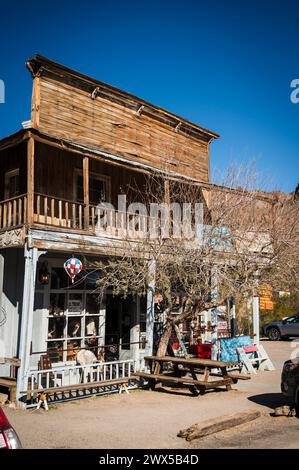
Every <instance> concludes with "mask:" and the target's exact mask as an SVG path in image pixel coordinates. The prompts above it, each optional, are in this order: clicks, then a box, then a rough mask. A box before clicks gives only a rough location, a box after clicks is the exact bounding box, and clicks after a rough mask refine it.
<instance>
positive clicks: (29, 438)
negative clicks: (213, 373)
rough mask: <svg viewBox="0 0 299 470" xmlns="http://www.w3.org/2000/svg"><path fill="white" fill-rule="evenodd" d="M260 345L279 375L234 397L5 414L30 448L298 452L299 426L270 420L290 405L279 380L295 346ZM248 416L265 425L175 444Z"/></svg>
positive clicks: (133, 398) (96, 403)
mask: <svg viewBox="0 0 299 470" xmlns="http://www.w3.org/2000/svg"><path fill="white" fill-rule="evenodd" d="M263 344H264V347H265V348H266V350H267V352H268V354H269V355H270V357H271V359H272V361H273V363H274V365H275V367H276V370H275V371H271V372H260V373H258V374H257V375H256V376H253V377H252V379H251V380H247V381H240V382H238V384H236V385H234V387H233V388H234V390H232V391H229V392H226V391H218V392H215V391H210V392H208V393H206V394H205V395H204V396H199V397H194V396H191V395H190V392H189V391H187V390H186V391H182V390H180V391H179V390H175V389H167V391H166V390H164V389H161V388H157V390H155V391H147V390H136V391H131V392H130V394H129V395H126V394H122V395H118V394H115V395H108V396H102V397H94V398H88V399H82V400H78V401H72V402H66V403H62V404H59V405H53V406H51V408H50V410H49V411H48V412H46V411H44V410H38V411H33V410H26V411H23V410H14V409H10V408H7V407H5V412H6V413H7V415H8V417H9V419H10V421H11V423H12V425H13V426H14V427H15V429H16V430H17V432H18V434H19V436H20V438H21V441H22V444H23V446H24V447H25V448H98V449H104V448H106V449H109V448H118V449H121V448H122V449H132V448H157V449H163V448H164V449H165V448H166V449H171V448H190V449H191V448H232V447H235V448H236V447H237V448H250V447H252V448H255V447H260V448H299V432H298V431H299V420H298V419H297V418H285V417H281V418H273V417H270V412H271V411H272V410H273V408H275V407H276V406H279V405H282V404H285V403H286V401H285V398H284V397H283V396H282V394H281V393H280V374H281V368H282V365H283V362H284V361H285V360H286V359H288V358H289V357H290V355H291V353H292V351H293V347H292V342H287V341H283V342H267V341H265V342H264V343H263ZM249 409H259V410H260V411H261V413H262V416H261V418H259V419H257V420H256V421H254V422H252V423H248V424H244V425H242V426H240V427H237V428H235V429H232V430H228V431H223V432H221V433H217V434H215V435H213V436H208V437H206V438H203V439H200V440H196V441H193V442H192V443H187V442H186V441H185V440H184V439H182V438H178V437H177V433H178V431H179V430H181V429H184V428H186V427H188V426H191V425H192V424H195V423H197V422H200V421H202V420H205V419H208V418H215V417H217V416H223V415H226V414H230V413H233V412H241V411H243V410H244V411H245V410H249Z"/></svg>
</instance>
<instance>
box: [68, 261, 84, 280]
mask: <svg viewBox="0 0 299 470" xmlns="http://www.w3.org/2000/svg"><path fill="white" fill-rule="evenodd" d="M64 269H65V270H66V272H67V274H68V275H69V276H70V278H71V280H72V282H74V279H75V277H76V276H78V274H79V273H80V272H81V271H82V269H83V264H82V262H81V261H80V260H79V259H78V258H74V257H73V258H70V259H68V260H67V261H66V262H65V263H64Z"/></svg>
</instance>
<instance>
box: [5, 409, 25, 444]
mask: <svg viewBox="0 0 299 470" xmlns="http://www.w3.org/2000/svg"><path fill="white" fill-rule="evenodd" d="M21 448H22V445H21V442H20V439H19V437H18V435H17V433H16V431H15V430H14V428H13V427H12V425H11V424H10V423H9V421H8V419H7V417H6V416H5V413H4V411H3V409H2V408H1V407H0V449H21Z"/></svg>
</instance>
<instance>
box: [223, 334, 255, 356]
mask: <svg viewBox="0 0 299 470" xmlns="http://www.w3.org/2000/svg"><path fill="white" fill-rule="evenodd" d="M251 345H252V341H251V339H250V336H236V337H235V338H221V339H220V348H221V349H220V360H221V361H226V362H228V361H239V360H240V358H239V355H238V352H237V348H242V347H243V346H251Z"/></svg>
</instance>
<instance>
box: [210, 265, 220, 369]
mask: <svg viewBox="0 0 299 470" xmlns="http://www.w3.org/2000/svg"><path fill="white" fill-rule="evenodd" d="M211 300H212V302H216V300H217V276H216V272H215V270H214V269H213V270H212V273H211ZM217 324H218V313H217V308H211V327H212V334H211V343H212V359H213V360H214V361H216V360H217V359H218V334H217Z"/></svg>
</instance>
